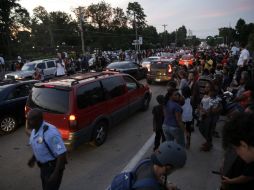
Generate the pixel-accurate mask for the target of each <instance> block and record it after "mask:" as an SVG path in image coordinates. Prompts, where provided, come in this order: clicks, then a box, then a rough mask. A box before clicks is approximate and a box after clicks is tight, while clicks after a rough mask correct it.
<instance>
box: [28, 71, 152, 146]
mask: <svg viewBox="0 0 254 190" xmlns="http://www.w3.org/2000/svg"><path fill="white" fill-rule="evenodd" d="M151 95H152V94H151V91H150V89H149V87H148V86H147V85H146V86H145V85H143V84H140V83H139V82H138V81H136V80H135V79H134V78H133V77H131V76H130V75H127V74H123V73H116V72H100V73H84V74H76V75H72V76H70V77H62V78H58V79H54V80H52V81H49V82H46V83H38V84H36V85H35V86H34V87H33V88H32V90H31V93H30V95H29V97H28V100H27V103H26V109H25V110H26V113H27V112H28V111H29V110H30V109H33V108H40V109H41V110H43V113H44V114H43V115H44V120H45V121H46V122H48V123H50V124H53V125H55V126H56V127H57V128H58V129H59V131H60V132H61V134H62V137H63V139H64V141H65V144H66V146H67V147H68V149H72V148H75V147H76V146H78V145H79V144H80V143H83V142H90V141H92V142H93V143H94V144H95V145H96V146H99V145H101V144H103V143H104V142H105V140H106V138H107V133H108V129H109V127H110V126H112V125H114V124H116V123H118V122H120V121H121V120H122V119H124V118H127V117H128V116H130V115H131V114H133V113H134V112H136V111H137V110H147V109H148V107H149V103H150V99H151Z"/></svg>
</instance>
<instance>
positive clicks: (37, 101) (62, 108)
mask: <svg viewBox="0 0 254 190" xmlns="http://www.w3.org/2000/svg"><path fill="white" fill-rule="evenodd" d="M69 93H70V92H69V91H66V90H61V89H55V88H36V87H34V88H33V89H32V91H31V93H30V95H29V97H28V100H27V105H28V106H29V107H31V108H40V109H42V110H44V111H48V112H52V113H67V112H68V110H69Z"/></svg>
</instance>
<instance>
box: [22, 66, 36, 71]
mask: <svg viewBox="0 0 254 190" xmlns="http://www.w3.org/2000/svg"><path fill="white" fill-rule="evenodd" d="M34 67H35V64H25V65H24V66H23V67H22V69H21V70H22V71H33V70H34Z"/></svg>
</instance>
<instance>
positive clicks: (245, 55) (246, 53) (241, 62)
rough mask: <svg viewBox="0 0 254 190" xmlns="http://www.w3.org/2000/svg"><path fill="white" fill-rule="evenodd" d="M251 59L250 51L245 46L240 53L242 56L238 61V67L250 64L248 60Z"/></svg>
mask: <svg viewBox="0 0 254 190" xmlns="http://www.w3.org/2000/svg"><path fill="white" fill-rule="evenodd" d="M249 59H250V53H249V51H248V50H247V49H246V48H243V49H242V51H241V54H240V57H239V59H238V62H237V66H238V67H244V66H247V65H248V61H249Z"/></svg>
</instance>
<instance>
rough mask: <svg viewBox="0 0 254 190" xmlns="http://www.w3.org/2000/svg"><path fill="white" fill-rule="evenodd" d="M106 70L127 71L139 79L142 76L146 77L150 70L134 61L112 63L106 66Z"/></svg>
mask: <svg viewBox="0 0 254 190" xmlns="http://www.w3.org/2000/svg"><path fill="white" fill-rule="evenodd" d="M106 70H108V71H110V70H111V71H118V72H122V73H127V74H129V75H131V76H133V77H134V78H135V79H138V80H139V79H142V78H146V75H147V71H148V70H147V68H146V67H142V66H141V65H139V64H137V63H134V62H132V61H120V62H113V63H110V64H109V65H108V66H107V67H106Z"/></svg>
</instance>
